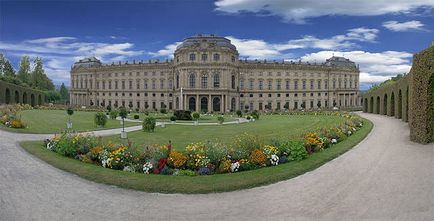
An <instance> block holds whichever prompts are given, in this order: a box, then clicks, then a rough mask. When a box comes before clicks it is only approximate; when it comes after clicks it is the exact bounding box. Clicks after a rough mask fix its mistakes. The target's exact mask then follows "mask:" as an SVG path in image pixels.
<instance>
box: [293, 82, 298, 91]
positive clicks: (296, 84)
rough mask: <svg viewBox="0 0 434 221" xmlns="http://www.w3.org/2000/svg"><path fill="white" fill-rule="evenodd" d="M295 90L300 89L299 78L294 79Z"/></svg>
mask: <svg viewBox="0 0 434 221" xmlns="http://www.w3.org/2000/svg"><path fill="white" fill-rule="evenodd" d="M294 90H298V80H295V81H294Z"/></svg>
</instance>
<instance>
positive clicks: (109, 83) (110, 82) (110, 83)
mask: <svg viewBox="0 0 434 221" xmlns="http://www.w3.org/2000/svg"><path fill="white" fill-rule="evenodd" d="M86 83H87V81H86ZM108 88H109V89H112V81H109V82H108Z"/></svg>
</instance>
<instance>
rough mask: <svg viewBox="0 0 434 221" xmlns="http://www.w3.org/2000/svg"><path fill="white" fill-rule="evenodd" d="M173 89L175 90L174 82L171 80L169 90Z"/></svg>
mask: <svg viewBox="0 0 434 221" xmlns="http://www.w3.org/2000/svg"><path fill="white" fill-rule="evenodd" d="M172 88H173V81H172V80H169V89H172Z"/></svg>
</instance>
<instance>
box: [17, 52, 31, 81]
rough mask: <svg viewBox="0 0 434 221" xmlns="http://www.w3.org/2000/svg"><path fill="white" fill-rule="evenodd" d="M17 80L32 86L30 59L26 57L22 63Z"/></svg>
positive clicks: (22, 59)
mask: <svg viewBox="0 0 434 221" xmlns="http://www.w3.org/2000/svg"><path fill="white" fill-rule="evenodd" d="M17 78H18V79H20V80H21V81H22V82H23V83H26V84H30V58H29V56H26V55H24V56H23V57H22V58H21V61H20V69H19V70H18V74H17Z"/></svg>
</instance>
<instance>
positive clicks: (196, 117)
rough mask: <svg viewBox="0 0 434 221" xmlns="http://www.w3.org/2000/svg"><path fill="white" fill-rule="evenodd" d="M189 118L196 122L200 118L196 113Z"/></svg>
mask: <svg viewBox="0 0 434 221" xmlns="http://www.w3.org/2000/svg"><path fill="white" fill-rule="evenodd" d="M191 116H192V117H193V119H194V120H198V119H199V118H200V114H199V113H198V112H194V113H193V114H192V115H191Z"/></svg>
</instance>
